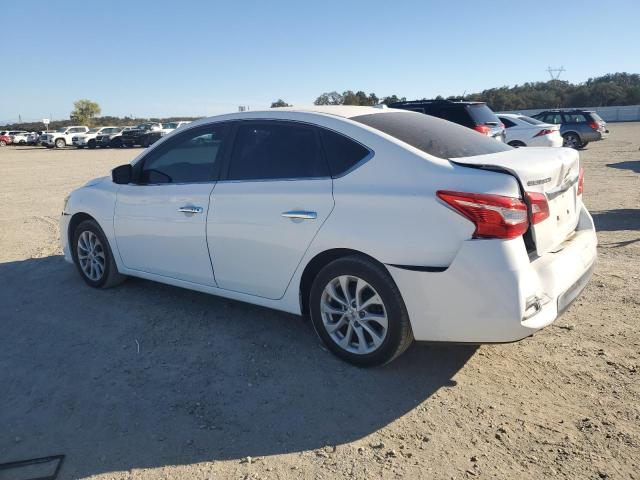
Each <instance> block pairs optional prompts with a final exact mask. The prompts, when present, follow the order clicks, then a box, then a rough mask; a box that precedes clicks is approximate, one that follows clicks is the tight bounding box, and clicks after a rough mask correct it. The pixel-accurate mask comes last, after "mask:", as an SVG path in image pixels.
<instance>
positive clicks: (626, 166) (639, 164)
mask: <svg viewBox="0 0 640 480" xmlns="http://www.w3.org/2000/svg"><path fill="white" fill-rule="evenodd" d="M607 167H610V168H617V169H620V170H631V171H632V172H635V173H640V160H626V161H624V162H618V163H607Z"/></svg>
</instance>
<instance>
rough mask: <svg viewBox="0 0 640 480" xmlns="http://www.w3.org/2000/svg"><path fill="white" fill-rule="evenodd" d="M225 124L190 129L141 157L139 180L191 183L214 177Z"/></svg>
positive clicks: (145, 181) (141, 181)
mask: <svg viewBox="0 0 640 480" xmlns="http://www.w3.org/2000/svg"><path fill="white" fill-rule="evenodd" d="M225 131H226V127H225V126H224V125H210V126H206V127H200V128H195V129H192V130H189V131H187V132H185V133H183V134H182V135H179V136H177V137H174V138H172V139H171V140H169V141H167V142H165V143H164V144H162V145H161V146H160V147H158V148H157V149H154V150H152V151H151V152H150V153H149V155H147V156H146V157H145V158H144V160H143V162H144V163H143V165H142V171H141V174H140V183H194V182H209V181H211V180H214V179H215V176H216V175H215V172H216V162H217V161H219V160H220V152H221V151H222V146H223V144H224V139H225Z"/></svg>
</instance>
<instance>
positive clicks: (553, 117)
mask: <svg viewBox="0 0 640 480" xmlns="http://www.w3.org/2000/svg"><path fill="white" fill-rule="evenodd" d="M542 121H543V122H546V123H552V124H554V125H561V124H562V115H560V114H559V113H549V114H547V115H545V116H544V118H543V120H542Z"/></svg>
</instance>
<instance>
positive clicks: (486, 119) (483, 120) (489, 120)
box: [467, 103, 500, 125]
mask: <svg viewBox="0 0 640 480" xmlns="http://www.w3.org/2000/svg"><path fill="white" fill-rule="evenodd" d="M467 112H469V114H470V115H471V118H473V119H474V120H475V122H476V125H487V124H488V125H492V124H493V125H498V124H499V123H500V120H498V117H496V114H495V113H493V110H491V109H490V108H489V107H487V106H486V105H485V104H484V103H478V104H475V105H467Z"/></svg>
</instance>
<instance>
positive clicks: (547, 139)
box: [498, 113, 563, 147]
mask: <svg viewBox="0 0 640 480" xmlns="http://www.w3.org/2000/svg"><path fill="white" fill-rule="evenodd" d="M498 118H499V119H500V121H501V122H502V123H503V124H504V126H505V134H506V138H505V142H506V143H508V144H509V145H511V146H512V147H561V146H562V142H563V139H562V136H561V135H560V125H552V124H550V123H544V122H541V121H540V120H536V119H535V118H531V117H527V116H526V115H517V114H511V113H501V114H499V115H498Z"/></svg>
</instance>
